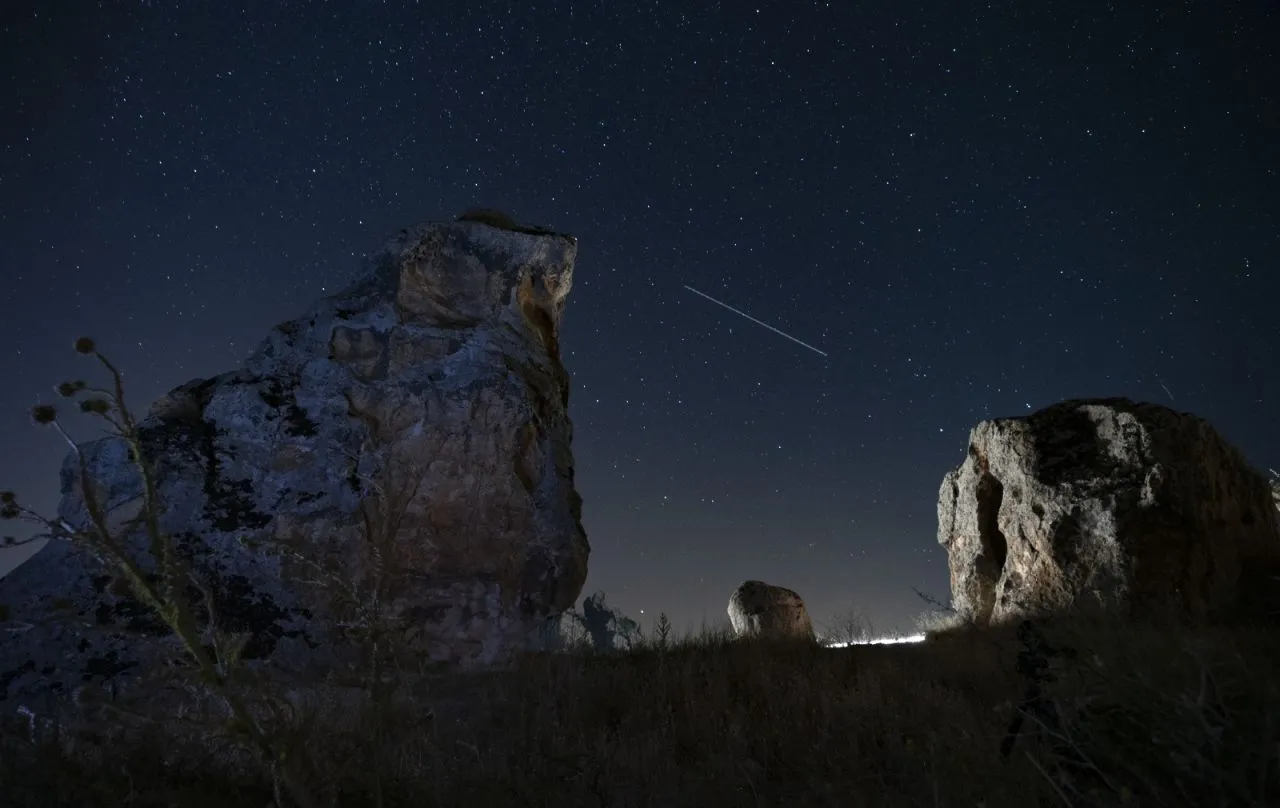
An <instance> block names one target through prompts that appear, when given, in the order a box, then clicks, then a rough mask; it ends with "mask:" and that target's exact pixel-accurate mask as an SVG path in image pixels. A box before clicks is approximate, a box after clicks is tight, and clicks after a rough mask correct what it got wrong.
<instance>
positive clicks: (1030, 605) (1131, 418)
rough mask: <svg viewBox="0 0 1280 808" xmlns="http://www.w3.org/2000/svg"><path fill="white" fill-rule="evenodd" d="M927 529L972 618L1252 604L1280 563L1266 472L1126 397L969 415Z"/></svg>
mask: <svg viewBox="0 0 1280 808" xmlns="http://www.w3.org/2000/svg"><path fill="white" fill-rule="evenodd" d="M938 541H939V543H941V544H942V546H943V547H945V548H946V550H947V554H948V558H949V563H950V568H951V597H952V601H953V604H954V606H955V608H956V610H957V611H958V612H959V613H960V614H961V615H963V616H965V617H967V618H969V619H972V620H974V621H975V622H977V623H979V624H988V623H999V622H1004V621H1008V620H1011V619H1016V618H1018V617H1021V616H1026V615H1033V614H1043V613H1046V612H1056V611H1060V610H1063V609H1066V608H1068V607H1094V606H1096V607H1102V608H1105V609H1111V610H1113V611H1115V610H1118V611H1120V612H1121V613H1127V614H1142V613H1155V612H1165V610H1167V609H1169V608H1170V607H1172V608H1173V609H1175V610H1176V613H1178V614H1181V615H1183V616H1185V617H1189V618H1191V619H1193V620H1196V621H1205V620H1210V621H1212V620H1220V619H1235V618H1239V617H1246V618H1248V617H1249V616H1251V615H1252V616H1259V615H1262V614H1264V613H1265V611H1266V608H1267V607H1265V606H1264V605H1263V602H1264V601H1265V600H1266V599H1267V598H1269V597H1270V596H1271V592H1274V591H1275V584H1274V582H1272V581H1270V580H1269V578H1270V576H1271V575H1274V574H1275V573H1276V570H1277V569H1278V562H1280V527H1278V526H1277V520H1276V518H1275V506H1274V504H1273V502H1272V497H1271V491H1270V490H1269V489H1268V484H1267V481H1266V479H1264V478H1263V477H1262V475H1261V474H1259V473H1258V472H1257V471H1255V470H1254V469H1252V468H1250V467H1249V466H1248V464H1247V463H1246V462H1245V460H1244V459H1243V457H1242V456H1241V455H1240V453H1239V452H1238V451H1236V449H1234V448H1233V447H1231V446H1230V445H1228V444H1227V443H1226V442H1225V441H1224V440H1223V439H1222V438H1221V437H1220V436H1219V435H1218V434H1217V432H1215V431H1214V429H1213V428H1212V427H1211V426H1210V425H1209V424H1208V423H1207V422H1205V421H1204V420H1202V419H1200V418H1197V417H1195V416H1193V415H1189V414H1186V413H1179V412H1175V411H1173V410H1170V409H1167V408H1165V407H1162V406H1159V405H1155V404H1144V403H1134V402H1132V401H1129V400H1126V399H1096V400H1072V401H1065V402H1062V403H1060V404H1056V405H1054V406H1051V407H1048V408H1045V409H1043V410H1040V411H1038V412H1036V413H1033V414H1031V415H1029V416H1026V417H1022V418H1003V419H997V420H992V421H983V422H982V423H980V424H978V426H977V427H975V428H974V429H973V431H972V432H971V434H970V437H969V452H968V457H967V459H966V460H965V462H964V463H963V464H961V466H960V467H959V468H957V469H955V470H954V471H951V472H949V473H948V474H947V475H946V477H945V478H944V479H943V481H942V487H941V489H940V491H939V494H938ZM1269 590H1270V591H1269ZM1165 613H1167V612H1165Z"/></svg>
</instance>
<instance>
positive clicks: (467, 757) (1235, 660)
mask: <svg viewBox="0 0 1280 808" xmlns="http://www.w3.org/2000/svg"><path fill="white" fill-rule="evenodd" d="M1278 673H1280V631H1277V630H1276V629H1231V630H1225V629H1223V630H1212V631H1190V630H1186V629H1171V628H1157V627H1139V626H1128V627H1125V626H1118V625H1114V624H1113V625H1103V624H1098V623H1088V624H1087V623H1082V622H1076V623H1073V624H1068V623H1061V624H1057V625H1052V626H1046V627H1043V628H1041V629H1039V630H1037V631H1032V632H1027V631H1023V632H1021V633H1019V632H1016V631H1013V630H1007V631H992V630H988V631H968V632H954V633H949V634H945V635H942V636H939V637H936V638H933V639H931V640H930V641H928V642H925V643H921V644H918V645H889V646H856V647H850V648H842V649H831V648H822V647H818V646H814V645H806V644H792V643H776V642H775V643H770V642H759V641H751V642H729V641H727V640H725V639H724V637H723V636H722V635H716V634H714V633H709V634H704V635H703V636H700V637H697V638H693V639H689V640H685V641H683V642H680V643H677V644H674V645H672V646H671V647H670V648H667V649H665V650H662V649H657V648H652V647H650V648H644V649H641V650H638V651H634V652H631V653H628V654H619V655H616V656H600V655H590V654H585V653H584V654H535V655H529V656H527V657H524V658H522V659H521V660H520V661H519V662H518V664H516V665H515V666H514V667H513V668H512V669H510V670H506V671H499V672H487V673H477V674H468V675H461V674H451V675H435V676H430V677H424V678H422V679H420V680H416V681H413V682H412V683H410V684H409V685H408V686H406V687H405V688H403V689H402V690H401V691H400V695H399V696H398V697H397V701H396V703H395V704H394V705H392V707H391V709H386V710H382V711H375V710H374V709H373V707H372V706H371V705H369V704H367V703H366V702H364V701H362V700H361V699H360V698H359V697H358V695H354V694H356V693H358V691H351V693H352V694H353V695H352V696H351V697H348V698H347V699H345V700H343V699H341V698H339V695H340V694H339V692H338V691H336V690H335V691H333V692H332V693H331V694H330V696H329V697H327V698H326V699H325V701H324V703H322V704H313V705H311V706H310V708H308V709H303V710H300V711H299V712H298V713H297V714H296V715H295V716H293V717H292V718H291V719H290V720H291V721H292V722H293V724H292V726H291V731H293V732H295V733H297V735H298V737H299V738H300V739H301V740H302V742H301V743H299V744H297V745H296V746H295V751H293V752H292V753H291V754H292V757H293V760H292V763H293V765H295V766H297V767H298V769H297V771H299V772H302V777H303V778H304V779H305V781H306V782H307V783H308V784H309V786H310V787H311V788H312V790H313V792H314V793H315V794H316V795H318V797H319V800H320V804H324V805H340V806H373V805H386V806H391V805H397V806H506V805H511V806H580V805H581V806H760V805H788V806H793V805H794V806H967V807H969V808H973V807H975V806H985V808H1000V807H1001V806H1017V807H1018V808H1027V807H1028V806H1042V805H1043V806H1080V807H1082V808H1083V807H1084V806H1110V805H1116V806H1121V805H1128V806H1197V807H1202V806H1268V805H1271V806H1274V805H1280V676H1278V675H1277V674H1278ZM1020 715H1021V716H1022V722H1021V727H1020V728H1019V730H1018V732H1017V733H1015V734H1013V735H1011V734H1010V727H1011V724H1013V723H1014V722H1015V719H1016V718H1017V717H1018V716H1020ZM28 729H29V728H28V726H27V724H26V723H25V722H15V723H13V724H12V726H9V727H8V728H7V729H6V734H5V736H4V745H3V752H4V754H3V758H2V759H0V804H2V805H4V806H13V807H14V808H17V807H18V806H27V805H31V806H36V805H38V806H56V805H66V806H77V808H80V807H81V806H112V805H120V806H126V805H127V806H160V805H173V806H193V807H196V806H224V805H226V806H231V805H235V806H253V808H258V806H265V805H269V804H270V803H271V800H272V798H273V797H272V789H271V785H270V778H269V777H268V775H267V773H266V772H263V771H259V770H258V769H257V767H256V764H255V763H254V762H253V758H252V757H250V756H247V755H244V754H240V753H236V752H235V750H234V748H233V747H229V746H228V745H227V744H226V743H225V742H223V743H219V742H218V741H216V740H214V739H213V736H212V735H211V734H210V735H207V736H203V737H202V736H200V735H199V734H197V735H195V736H193V735H192V734H191V733H190V732H186V733H177V732H175V731H174V730H173V729H172V728H171V727H170V725H169V724H162V723H146V724H140V725H138V726H136V727H133V728H131V729H130V730H129V731H128V732H127V733H125V734H124V735H123V736H122V737H119V738H116V739H115V740H113V741H112V742H111V743H110V744H106V745H103V744H97V745H95V744H94V743H93V741H92V739H89V740H85V739H80V740H77V741H76V742H75V745H74V746H72V748H71V749H70V750H69V751H68V749H67V747H68V746H71V744H70V743H69V742H65V741H64V742H62V743H58V742H56V741H49V740H45V741H39V742H36V743H32V741H31V740H30V737H29V733H28ZM198 738H199V740H198Z"/></svg>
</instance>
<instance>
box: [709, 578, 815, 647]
mask: <svg viewBox="0 0 1280 808" xmlns="http://www.w3.org/2000/svg"><path fill="white" fill-rule="evenodd" d="M729 622H730V623H732V624H733V632H734V633H735V634H736V635H738V636H739V637H747V636H765V637H778V638H781V637H796V638H804V639H813V623H812V622H811V621H810V620H809V612H808V611H807V610H806V609H805V607H804V600H802V599H801V598H800V596H799V595H797V594H796V593H795V592H793V591H792V590H790V589H787V588H785V587H781V586H772V585H770V584H766V583H764V582H763V581H746V582H744V583H743V584H742V585H741V586H739V587H738V588H737V589H735V590H734V591H733V594H732V595H731V596H730V597H729Z"/></svg>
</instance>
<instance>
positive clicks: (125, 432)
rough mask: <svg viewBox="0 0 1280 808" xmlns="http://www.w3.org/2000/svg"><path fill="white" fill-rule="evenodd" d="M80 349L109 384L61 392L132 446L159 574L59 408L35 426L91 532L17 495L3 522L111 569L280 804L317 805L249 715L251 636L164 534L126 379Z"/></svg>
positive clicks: (85, 343) (39, 410)
mask: <svg viewBox="0 0 1280 808" xmlns="http://www.w3.org/2000/svg"><path fill="white" fill-rule="evenodd" d="M75 350H76V352H77V353H80V354H82V355H85V356H91V357H93V358H95V359H97V360H98V362H99V363H100V364H101V365H102V366H103V367H104V368H106V370H107V372H108V374H109V375H110V377H111V386H110V387H109V388H96V387H90V386H89V385H88V384H87V383H86V382H83V381H71V382H63V383H62V384H59V385H58V386H57V388H56V390H57V392H58V394H59V395H60V396H62V397H64V398H68V399H73V398H76V397H77V396H80V397H81V398H80V400H79V401H78V405H79V409H80V411H81V412H83V413H87V414H91V415H96V416H98V417H99V418H101V419H102V420H104V421H106V422H107V423H108V424H109V425H110V426H111V429H110V430H109V433H110V434H111V435H112V436H114V437H116V438H119V439H121V440H123V441H124V442H125V443H126V445H127V447H128V456H129V460H130V462H132V463H133V464H134V466H135V467H136V468H137V469H138V473H139V475H140V477H141V481H142V510H141V512H140V513H139V514H138V515H137V516H136V517H134V518H133V519H131V520H129V521H128V522H127V523H126V525H125V530H126V531H128V530H131V529H136V528H137V527H139V526H141V528H142V530H143V531H144V533H145V537H146V539H147V551H146V554H147V555H149V556H150V561H151V563H152V564H154V567H155V573H154V574H148V572H146V571H145V567H146V565H145V564H144V563H143V557H142V555H141V554H140V553H138V552H136V551H135V550H133V549H132V548H131V547H130V546H129V542H128V539H127V537H126V536H125V535H124V534H122V533H121V532H120V531H117V530H114V529H113V528H112V527H111V525H110V522H109V513H108V504H109V503H107V502H105V501H103V500H102V499H100V498H99V493H98V489H97V487H96V486H95V485H94V480H93V479H92V478H91V477H90V474H89V470H88V467H87V465H86V463H85V458H84V455H83V453H82V452H81V450H80V447H79V446H78V445H77V444H76V442H75V441H74V440H72V438H71V436H70V435H69V434H67V432H66V430H64V429H63V428H62V425H61V424H60V423H59V422H58V412H57V408H56V407H54V406H53V405H49V404H41V405H37V406H35V407H33V408H32V410H31V415H32V419H33V420H34V421H35V423H37V424H40V425H46V426H51V427H53V428H54V429H55V430H57V432H58V434H59V435H61V436H62V438H63V439H64V440H65V441H66V442H67V444H68V445H69V446H70V447H71V450H72V452H74V454H75V456H76V458H77V461H78V473H79V483H80V489H81V494H82V496H83V499H84V505H85V510H86V512H87V513H88V516H89V526H88V527H86V528H77V527H75V526H73V525H71V524H70V523H68V522H67V521H65V520H62V519H58V520H54V519H49V518H46V517H44V516H43V515H41V514H39V513H38V512H36V511H34V510H32V509H30V508H27V507H26V506H24V505H22V504H21V503H20V502H19V501H18V499H17V497H16V495H15V494H14V493H13V492H11V491H5V492H2V493H0V517H3V518H7V519H20V520H24V521H28V522H33V523H36V524H38V525H40V526H42V527H43V528H45V530H46V531H47V532H46V533H44V534H41V535H38V536H33V537H31V538H30V539H27V540H26V541H35V540H37V539H41V538H48V539H51V540H63V541H69V542H70V543H71V544H72V545H74V546H76V547H78V548H80V549H81V550H84V551H87V552H89V553H90V554H91V555H93V556H94V557H96V558H97V559H99V560H100V561H101V562H102V563H103V564H104V565H105V566H107V567H108V569H113V570H114V571H115V572H116V573H117V574H118V575H119V576H120V580H121V581H122V582H123V584H124V585H125V586H126V587H127V589H128V591H129V592H130V593H132V594H133V596H134V597H136V598H137V599H138V600H139V601H140V602H141V603H142V604H143V605H144V606H146V607H147V608H148V609H150V610H151V611H152V612H154V613H155V614H156V616H158V617H159V618H160V619H161V620H162V621H163V622H164V624H165V626H166V627H167V628H168V629H169V631H170V632H171V633H172V634H173V636H174V637H175V638H177V640H178V641H179V643H180V644H181V646H182V648H183V650H184V651H185V652H186V654H187V655H188V656H189V657H190V658H191V660H192V661H193V662H194V663H195V666H196V671H197V675H198V678H199V681H200V682H201V683H202V684H204V685H205V686H207V687H208V688H209V689H210V690H211V691H212V692H213V693H214V694H216V696H217V697H218V698H219V699H220V700H221V701H222V702H223V704H224V705H225V706H226V708H227V709H228V711H229V712H230V713H231V716H232V719H231V726H233V727H234V728H235V730H236V731H237V732H238V733H240V734H242V735H243V736H244V737H245V738H246V740H247V742H248V744H249V746H250V747H251V748H253V749H254V750H256V751H257V752H258V754H259V755H260V756H261V758H262V760H263V761H264V762H265V763H266V764H267V765H268V766H269V767H270V769H271V771H272V775H273V778H274V779H275V792H276V793H275V798H276V802H277V803H278V804H280V805H284V794H286V793H287V794H288V796H289V798H290V799H292V800H293V801H294V802H295V803H297V804H298V805H301V806H311V805H314V804H315V802H314V799H313V798H312V796H311V795H310V793H309V792H308V790H307V788H306V787H305V786H303V784H302V783H301V782H300V781H299V780H298V778H297V777H296V776H295V775H294V773H293V772H292V771H291V768H290V766H289V765H287V757H288V750H287V749H286V748H284V747H283V746H282V745H281V744H280V743H279V741H278V740H277V739H276V738H273V737H272V735H271V733H270V732H269V731H268V730H267V728H266V727H265V726H264V723H263V722H262V721H261V720H260V719H259V718H258V716H257V715H256V714H255V713H254V712H253V710H251V709H250V707H249V704H248V702H247V701H246V699H245V694H243V693H242V692H241V689H240V687H239V686H238V683H237V682H236V672H237V670H238V668H239V665H240V661H241V652H242V651H243V650H244V647H245V643H246V642H247V640H248V638H249V637H248V635H247V634H238V635H230V634H226V633H224V632H222V631H221V630H219V629H218V626H217V609H216V604H214V602H213V599H212V595H211V593H210V589H209V587H208V586H206V585H205V584H204V583H203V582H201V581H199V580H198V579H197V578H196V576H195V575H193V574H192V571H191V570H190V568H189V567H188V565H187V564H186V562H185V560H184V559H183V558H182V557H181V555H180V553H179V552H178V551H177V549H176V548H175V546H174V542H173V540H172V538H171V537H170V536H169V535H167V534H166V533H165V532H164V531H163V530H161V528H160V515H161V512H162V503H161V502H160V498H159V494H158V491H157V488H156V474H155V470H154V467H153V465H152V463H151V462H150V460H149V459H148V458H147V457H146V454H145V453H144V451H143V446H142V439H141V435H140V432H139V429H138V424H137V422H136V421H135V419H134V417H133V415H132V413H130V412H129V409H128V407H127V406H126V405H125V398H124V380H123V377H122V375H121V373H120V371H119V370H118V369H117V368H116V366H115V365H113V364H112V363H111V362H110V361H109V360H108V359H107V358H106V357H105V356H104V355H103V354H101V353H99V352H98V350H97V347H96V345H95V344H94V342H93V340H92V339H90V338H88V337H81V338H80V339H77V340H76V342H75ZM13 543H18V542H13ZM22 543H25V542H22ZM190 588H194V589H195V590H197V591H199V592H200V593H201V595H202V597H203V600H204V603H203V605H204V607H205V613H206V614H207V615H208V617H209V622H208V625H206V626H203V627H202V626H201V625H200V623H199V621H198V620H197V618H196V612H195V610H194V609H193V607H192V604H191V602H190V600H189V598H188V594H187V593H188V591H190ZM206 633H207V634H208V635H209V636H210V637H211V639H212V643H211V644H210V645H206V644H205V642H204V640H203V638H204V635H205V634H206Z"/></svg>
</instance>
